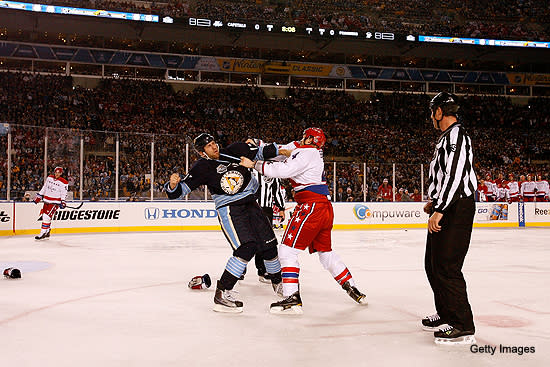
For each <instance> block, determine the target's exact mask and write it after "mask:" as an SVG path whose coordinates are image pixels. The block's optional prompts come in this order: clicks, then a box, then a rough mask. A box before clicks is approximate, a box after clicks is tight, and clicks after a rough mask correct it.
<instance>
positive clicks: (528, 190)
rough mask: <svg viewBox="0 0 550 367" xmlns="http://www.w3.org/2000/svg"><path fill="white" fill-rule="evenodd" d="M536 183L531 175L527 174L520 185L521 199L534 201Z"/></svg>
mask: <svg viewBox="0 0 550 367" xmlns="http://www.w3.org/2000/svg"><path fill="white" fill-rule="evenodd" d="M536 189H537V184H536V183H535V181H533V178H532V176H531V175H527V181H525V182H523V183H522V184H521V187H520V194H521V196H522V197H523V201H534V200H535V191H536Z"/></svg>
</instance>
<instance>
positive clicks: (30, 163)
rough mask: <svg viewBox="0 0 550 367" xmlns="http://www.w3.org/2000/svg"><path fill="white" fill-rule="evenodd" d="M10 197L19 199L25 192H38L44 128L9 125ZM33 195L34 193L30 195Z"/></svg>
mask: <svg viewBox="0 0 550 367" xmlns="http://www.w3.org/2000/svg"><path fill="white" fill-rule="evenodd" d="M11 135H12V173H11V193H10V197H11V199H12V200H13V199H15V200H21V199H22V198H23V197H24V195H25V192H27V191H31V192H38V191H40V189H41V188H42V185H43V184H44V137H45V135H46V129H43V128H37V127H34V126H23V125H11ZM31 197H34V193H33V194H32V195H31Z"/></svg>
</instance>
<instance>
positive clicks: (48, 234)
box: [34, 229, 50, 240]
mask: <svg viewBox="0 0 550 367" xmlns="http://www.w3.org/2000/svg"><path fill="white" fill-rule="evenodd" d="M46 238H50V230H49V229H48V231H47V232H44V233H42V234H41V235H38V236H36V237H34V239H35V240H45V239H46Z"/></svg>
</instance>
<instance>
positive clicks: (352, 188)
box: [335, 162, 363, 202]
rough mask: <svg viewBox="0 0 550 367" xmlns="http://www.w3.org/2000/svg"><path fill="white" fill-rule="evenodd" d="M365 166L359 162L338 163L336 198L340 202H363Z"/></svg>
mask: <svg viewBox="0 0 550 367" xmlns="http://www.w3.org/2000/svg"><path fill="white" fill-rule="evenodd" d="M362 166H363V165H362V164H361V163H359V162H337V163H336V197H335V201H338V202H354V201H363V188H362V186H363V167H362Z"/></svg>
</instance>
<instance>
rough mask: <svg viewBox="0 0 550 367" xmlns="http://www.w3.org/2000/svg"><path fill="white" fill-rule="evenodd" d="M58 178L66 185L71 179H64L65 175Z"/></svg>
mask: <svg viewBox="0 0 550 367" xmlns="http://www.w3.org/2000/svg"><path fill="white" fill-rule="evenodd" d="M58 180H59V181H61V182H63V183H64V184H65V185H68V184H69V181H67V180H66V179H64V178H63V177H59V178H58Z"/></svg>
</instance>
